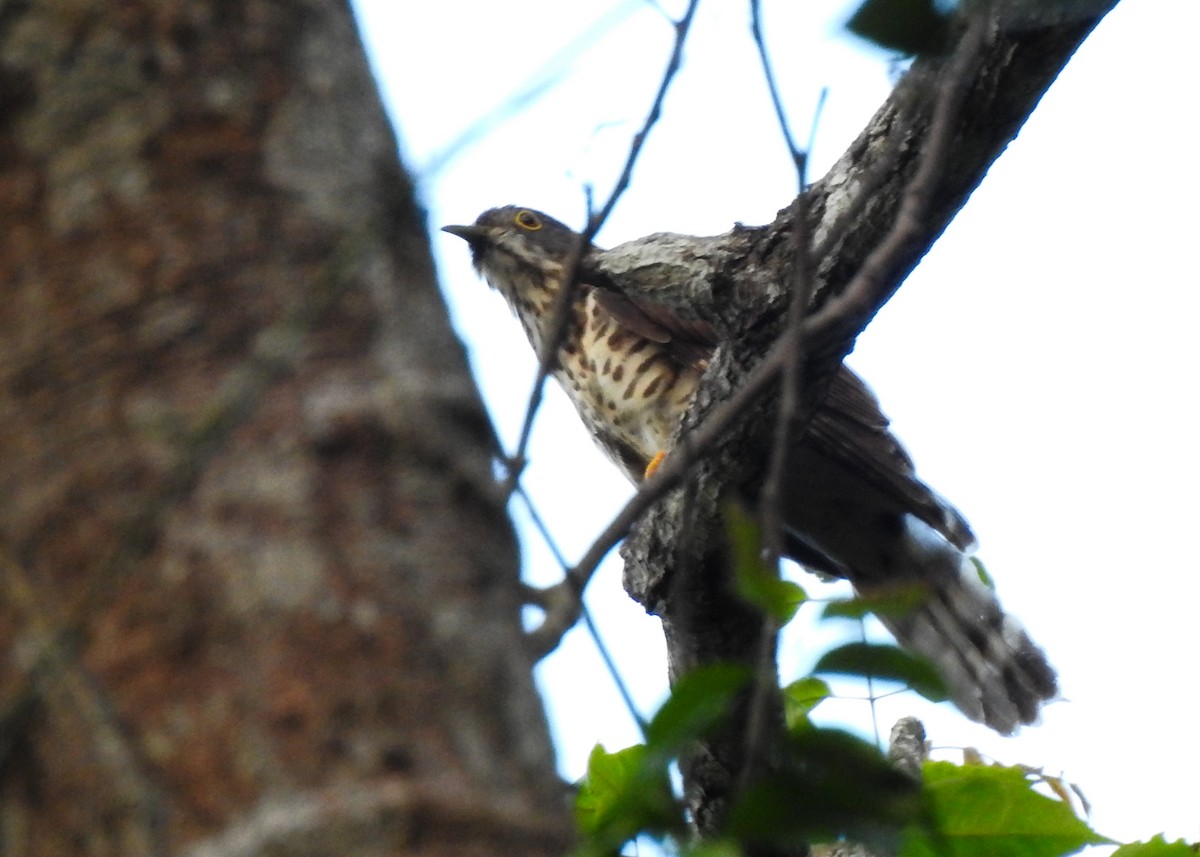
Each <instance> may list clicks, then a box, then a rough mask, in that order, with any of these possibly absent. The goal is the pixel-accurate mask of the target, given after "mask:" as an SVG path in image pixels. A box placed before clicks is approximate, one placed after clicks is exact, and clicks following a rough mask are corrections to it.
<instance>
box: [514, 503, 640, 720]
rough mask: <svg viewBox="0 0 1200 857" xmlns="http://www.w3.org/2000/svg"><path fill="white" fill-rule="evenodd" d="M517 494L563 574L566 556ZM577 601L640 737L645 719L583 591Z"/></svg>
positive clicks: (594, 642)
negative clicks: (618, 667)
mask: <svg viewBox="0 0 1200 857" xmlns="http://www.w3.org/2000/svg"><path fill="white" fill-rule="evenodd" d="M517 494H518V495H519V496H520V498H521V500H522V501H523V502H524V504H525V510H526V511H527V512H528V513H529V518H530V520H532V521H533V526H534V527H535V528H536V529H537V531H538V532H539V533H540V534H541V536H542V541H544V542H545V543H546V547H547V548H549V549H550V553H551V554H553V556H554V560H555V561H556V562H557V563H558V566H559V568H561V569H562V570H563V574H564V575H565V574H566V572H567V570H568V569H569V568H570V566H569V565H568V564H567V560H566V557H564V556H563V554H562V551H561V550H559V547H558V544H557V543H556V542H555V541H554V538H553V536H551V534H550V528H549V527H547V526H546V522H545V521H544V520H542V516H541V515H540V514H538V511H537V509H536V508H535V507H534V505H533V500H532V498H530V496H529V494H528V492H526V491H525V489H524V488H521V487H518V489H517ZM575 597H576V599H577V603H578V604H579V611H580V615H581V616H582V617H583V624H584V626H585V627H586V628H587V630H588V634H589V635H590V636H591V638H592V643H593V644H594V645H595V646H596V651H597V652H599V653H600V660H602V661H604V668H605V669H606V670H608V674H609V676H610V677H611V678H612V681H613V684H614V685H616V688H617V693H618V694H619V695H620V697H621V701H622V702H624V703H625V708H626V709H627V710H628V711H629V716H630V717H631V718H633V722H634V724H635V725H636V726H637V728H638V731H639V732H641V734H642V737H643V738H644V737H645V736H646V719H645V718H644V717H642V715H641V713H640V712H639V711H638V709H637V706H636V705H635V704H634V702H633V695H632V694H630V692H629V687H628V686H627V685H626V684H625V680H624V679H623V678H621V673H620V671H619V670H618V669H617V662H616V660H615V659H614V658H613V656H612V652H611V651H609V648H608V646H607V645H606V644H605V642H604V639H603V638H602V637H601V636H600V629H599V628H598V627H597V626H596V623H595V621H593V619H592V613H591V611H590V610H588V607H587V604H585V603H584V601H583V593H582V592H580V593H577V594H576V596H575Z"/></svg>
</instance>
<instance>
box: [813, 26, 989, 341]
mask: <svg viewBox="0 0 1200 857" xmlns="http://www.w3.org/2000/svg"><path fill="white" fill-rule="evenodd" d="M990 27H991V21H990V19H989V17H988V16H987V15H986V14H976V15H973V16H972V17H971V20H970V22H969V23H968V25H967V29H966V31H965V32H964V33H963V36H962V39H961V41H960V42H959V44H958V47H957V49H956V50H955V53H954V56H953V58H952V59H951V61H950V63H949V64H948V65H947V66H945V67H944V68H943V69H942V73H941V75H940V76H939V80H940V82H941V92H940V93H939V94H938V99H937V103H936V104H935V105H934V110H933V118H932V120H931V122H930V126H929V132H928V134H927V135H926V137H925V151H924V152H923V153H922V154H921V162H920V165H919V166H918V167H917V171H916V173H915V174H914V175H913V179H912V181H911V182H910V183H909V185H908V187H907V188H906V189H905V191H904V198H903V200H902V201H901V203H900V210H899V212H898V213H897V215H896V220H895V222H894V223H893V224H892V228H891V230H889V232H888V234H887V235H886V236H885V237H884V239H883V241H881V242H880V243H879V244H878V245H877V246H876V247H875V249H874V250H872V251H871V253H870V254H869V255H868V256H867V259H866V261H864V262H863V265H862V267H861V268H859V269H858V273H856V274H855V275H854V279H853V280H851V281H850V284H849V285H848V286H847V287H846V289H845V290H844V291H842V293H841V294H839V295H838V296H837V297H836V298H834V299H832V300H830V301H829V302H828V303H827V304H825V306H823V307H821V309H820V310H818V311H817V312H815V313H813V314H812V316H810V317H809V318H808V320H807V321H806V322H805V325H804V326H805V328H806V331H805V332H806V334H807V335H808V336H811V337H812V339H811V340H809V341H810V343H811V344H812V346H813V347H814V348H816V347H817V344H818V343H820V344H822V345H823V344H826V343H829V342H834V341H837V340H839V339H841V338H843V337H847V336H850V335H852V332H854V331H857V330H859V329H861V327H862V326H863V324H864V322H865V320H866V319H868V318H870V316H871V315H872V314H873V313H874V312H876V311H877V310H878V308H879V307H880V306H882V305H883V303H884V302H885V301H886V300H887V298H888V297H889V296H890V295H891V293H892V292H893V291H894V290H895V286H894V285H892V284H890V283H888V282H887V280H888V276H889V274H890V273H891V272H892V270H893V268H894V262H895V260H896V258H897V257H899V256H900V255H902V254H903V253H904V251H905V249H906V248H907V246H908V245H909V243H910V242H912V241H914V240H915V239H916V238H917V237H919V236H920V235H921V234H922V233H923V232H924V231H925V223H924V221H925V217H926V214H927V213H928V211H929V209H930V207H931V205H932V203H933V195H934V192H935V191H936V190H937V188H938V184H939V182H940V180H941V178H942V169H943V166H942V165H943V164H944V163H945V161H946V156H947V154H948V152H949V148H950V142H951V138H952V137H953V130H954V127H953V121H954V118H955V116H956V115H957V114H958V110H959V108H960V107H961V106H962V103H963V100H964V99H965V98H966V95H967V92H968V91H969V90H970V87H971V83H972V81H973V79H974V78H973V76H972V75H971V74H969V72H970V70H971V68H972V66H973V64H974V63H975V61H976V59H977V58H978V56H979V53H980V51H982V50H983V48H984V47H985V45H986V44H987V35H988V30H989V29H990Z"/></svg>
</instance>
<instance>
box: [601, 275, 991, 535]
mask: <svg viewBox="0 0 1200 857" xmlns="http://www.w3.org/2000/svg"><path fill="white" fill-rule="evenodd" d="M589 280H592V282H590V283H589V285H592V286H593V288H594V289H595V291H594V297H595V300H596V302H597V303H598V304H599V305H600V306H601V307H602V308H603V309H604V310H605V311H606V312H607V313H608V314H609V315H610V316H612V318H613V320H614V321H616V322H617V323H618V324H620V325H621V326H622V327H624V328H626V329H627V330H629V331H630V332H632V333H635V334H637V335H638V336H641V337H644V338H645V339H649V340H651V341H653V342H658V343H662V344H665V345H667V347H668V348H669V349H670V350H671V351H672V352H673V353H674V354H675V355H676V357H677V358H678V359H679V361H680V362H681V363H683V364H685V365H689V366H694V367H696V368H699V369H704V368H706V367H707V365H708V360H709V358H710V357H711V356H712V351H713V349H714V348H715V347H716V345H717V335H716V332H715V331H714V330H713V328H712V326H711V325H709V324H707V323H705V322H702V321H689V320H686V319H682V318H680V317H679V316H678V315H677V314H676V313H675V312H673V311H672V310H671V309H670V308H669V307H666V306H664V305H662V304H658V303H654V302H653V301H648V300H644V299H641V298H634V297H631V296H629V295H627V294H625V293H624V292H622V291H621V290H620V289H618V288H616V287H615V286H614V285H610V283H609V282H608V281H607V278H605V277H603V276H599V277H592V278H589ZM597 283H599V284H597ZM888 425H889V422H888V418H887V417H886V416H884V414H883V412H882V411H881V410H880V408H879V402H878V401H877V400H876V398H875V396H874V395H873V394H872V393H871V391H870V390H869V389H868V388H867V386H866V384H864V383H863V382H862V380H861V379H860V378H859V377H858V376H857V375H855V374H854V373H853V372H852V371H851V370H850V369H848V368H847V367H846V366H842V367H841V368H840V369H839V370H838V371H837V373H836V374H835V375H834V377H833V380H832V381H831V382H830V384H829V390H828V393H827V394H826V397H825V400H824V402H822V404H821V406H820V408H819V409H818V410H817V413H816V414H815V415H814V417H813V419H812V421H811V422H810V423H809V426H808V429H807V431H806V433H805V435H804V439H803V441H802V442H807V443H811V444H812V446H813V447H814V448H816V449H819V450H820V451H821V452H822V453H824V454H825V455H828V456H830V457H832V458H834V459H835V460H837V461H839V462H841V463H842V464H843V465H845V466H846V467H847V468H848V469H849V470H850V471H851V472H854V473H857V474H858V475H859V476H860V477H862V478H863V479H864V480H866V481H867V482H868V483H870V484H871V485H873V486H874V487H875V488H876V489H878V490H880V491H882V492H884V494H885V495H887V496H889V497H891V498H892V499H893V500H894V501H895V502H896V503H897V505H898V506H899V507H900V508H902V509H904V510H905V511H907V512H910V513H911V514H913V515H915V516H916V517H917V518H919V519H921V520H922V521H924V522H925V523H926V524H928V525H929V526H930V527H932V528H933V529H935V530H936V531H937V532H939V533H941V534H942V536H944V537H945V538H946V540H947V541H949V542H950V543H951V544H953V545H954V546H955V547H957V548H959V549H960V550H964V551H965V550H969V549H970V548H971V547H973V546H974V544H975V535H974V533H972V532H971V527H970V525H969V524H967V522H966V520H965V519H964V518H963V516H962V515H961V514H960V513H959V512H958V510H956V509H955V508H954V507H953V506H951V505H950V504H949V503H947V502H946V501H945V500H943V499H942V498H941V497H939V496H938V495H937V494H936V493H934V491H933V490H932V489H931V488H929V486H927V485H926V484H925V483H924V482H922V481H921V480H919V479H918V478H917V476H916V472H915V471H914V469H913V463H912V459H911V458H909V457H908V453H906V452H905V451H904V448H903V447H902V446H901V445H900V442H899V441H898V440H897V439H896V437H895V435H893V434H892V433H891V432H890V431H888Z"/></svg>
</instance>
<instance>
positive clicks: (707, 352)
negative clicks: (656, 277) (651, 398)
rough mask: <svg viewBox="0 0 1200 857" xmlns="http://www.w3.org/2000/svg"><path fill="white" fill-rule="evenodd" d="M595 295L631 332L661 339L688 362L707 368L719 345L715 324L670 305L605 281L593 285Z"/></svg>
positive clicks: (597, 300)
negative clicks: (677, 311)
mask: <svg viewBox="0 0 1200 857" xmlns="http://www.w3.org/2000/svg"><path fill="white" fill-rule="evenodd" d="M594 289H595V291H594V292H593V297H594V298H595V300H596V303H598V304H599V305H600V306H601V308H603V309H604V311H605V312H607V313H608V314H609V315H610V316H612V318H613V320H614V321H615V322H616V323H617V324H619V325H621V327H624V328H625V329H626V330H628V331H630V332H631V333H634V334H637V335H638V336H640V337H642V338H644V339H649V340H650V341H651V342H658V343H662V344H664V345H666V346H667V349H668V350H669V351H670V352H671V353H672V354H674V355H675V357H676V359H678V360H679V362H680V363H682V364H683V365H685V366H692V367H694V368H697V369H701V370H703V369H705V368H706V367H707V366H708V360H709V358H710V357H711V356H712V352H713V349H714V348H715V347H716V345H717V335H716V333H715V332H714V331H713V329H712V326H711V325H709V324H706V323H705V322H702V321H687V320H686V319H682V318H680V317H679V316H678V315H676V314H675V313H674V312H672V311H671V310H670V308H668V307H665V306H663V305H662V304H656V303H654V302H653V301H646V300H641V299H638V298H632V297H630V296H629V295H626V294H625V293H624V292H621V291H618V290H617V289H614V288H610V287H608V286H604V285H596V286H594Z"/></svg>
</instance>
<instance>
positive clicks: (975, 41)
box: [530, 16, 988, 654]
mask: <svg viewBox="0 0 1200 857" xmlns="http://www.w3.org/2000/svg"><path fill="white" fill-rule="evenodd" d="M987 28H988V22H987V19H986V17H985V16H980V17H977V18H975V19H974V20H973V21H972V22H971V24H970V26H969V27H968V29H967V31H966V33H965V34H964V36H963V39H962V41H961V42H960V44H959V47H958V49H957V51H956V53H955V56H954V58H953V60H952V62H951V63H950V64H949V65H948V66H947V67H946V68H945V69H944V70H943V72H942V78H941V79H942V81H943V88H942V92H941V94H940V96H939V99H938V102H937V104H936V105H935V112H934V118H933V122H932V123H931V127H930V135H929V145H928V146H927V148H926V150H925V151H924V152H923V153H922V156H921V163H920V165H919V167H918V169H917V172H916V174H915V175H914V178H913V181H912V182H911V183H910V185H909V187H908V189H907V190H906V192H905V198H904V200H903V201H902V203H901V208H900V213H899V214H898V215H897V218H896V221H895V222H894V223H893V224H892V228H891V230H889V232H888V234H887V235H886V236H885V237H884V238H883V240H882V241H881V242H880V244H879V245H878V247H877V248H876V250H875V251H873V252H872V253H871V254H870V256H869V257H868V259H867V261H866V262H865V263H864V266H863V268H862V269H860V270H859V272H858V273H857V274H856V275H855V276H854V278H853V279H852V280H851V281H850V283H849V284H848V286H847V288H846V291H845V292H843V293H842V295H839V296H838V297H837V298H835V299H833V300H830V301H829V303H827V304H826V305H825V306H824V307H822V308H821V309H820V310H819V311H817V312H815V313H813V314H812V315H810V316H808V317H807V318H806V319H804V321H803V323H802V324H801V325H800V327H799V331H798V334H799V335H800V336H801V337H803V338H804V339H805V341H806V342H808V343H809V347H810V349H812V348H814V347H815V344H816V343H815V341H814V337H817V336H821V337H822V341H831V340H833V339H835V338H836V337H834V336H833V335H832V334H833V333H839V335H843V336H844V335H845V332H846V331H849V330H851V329H853V326H854V325H856V324H857V325H861V324H862V322H863V320H864V317H865V316H866V315H868V314H869V313H868V312H866V311H865V310H864V307H871V308H873V307H875V306H877V305H880V304H881V303H882V302H883V301H884V300H886V298H887V296H888V295H889V294H890V293H891V291H892V290H893V289H892V288H891V287H890V285H889V284H887V283H886V282H885V280H884V278H883V277H882V276H881V275H880V273H881V272H886V271H887V270H888V269H890V268H891V267H892V264H893V262H894V259H895V257H896V256H897V255H899V254H901V253H903V252H904V250H905V244H906V242H907V241H908V240H911V235H912V233H911V230H912V228H913V223H914V222H915V223H916V224H918V225H919V223H920V220H921V218H922V217H923V215H924V213H925V211H926V210H927V207H928V205H929V201H930V198H931V196H932V192H933V189H934V188H935V187H936V183H937V179H938V178H939V167H940V164H941V162H942V159H943V157H944V155H945V151H946V147H947V146H948V144H949V137H950V132H951V130H952V128H951V120H952V119H953V116H954V113H955V111H956V110H957V109H958V107H959V106H960V105H961V103H962V99H963V97H964V96H965V93H966V90H967V89H968V82H969V75H968V74H967V71H968V70H969V69H970V67H971V63H972V62H974V61H975V59H976V58H977V56H978V54H979V51H980V50H981V49H982V48H983V46H984V43H985V37H986V34H987ZM910 194H914V195H915V197H916V199H915V201H914V199H913V198H910ZM868 265H869V266H870V268H869V269H868ZM851 293H853V294H852V295H851ZM847 295H850V297H847ZM786 353H787V347H786V343H784V342H783V341H776V342H775V344H774V345H772V346H771V348H770V349H769V350H768V351H767V354H766V355H765V356H764V357H763V359H762V361H761V362H760V363H759V364H758V365H757V366H755V367H754V368H753V369H752V370H750V372H749V373H747V375H746V377H745V379H743V382H742V383H741V385H740V386H739V387H738V388H737V390H736V391H735V392H734V393H733V395H732V396H730V397H729V398H728V399H726V400H725V401H724V402H721V403H720V404H719V405H717V407H715V408H714V409H713V410H712V412H711V413H710V414H709V415H708V417H707V418H705V420H704V421H703V422H702V423H701V424H700V425H698V426H696V428H694V429H693V430H692V431H691V432H689V441H690V444H689V447H688V450H687V451H686V452H685V453H684V454H677V455H670V456H667V457H666V458H665V459H664V460H663V463H662V466H661V467H659V469H658V471H657V472H656V473H655V474H654V475H653V476H652V477H651V478H650V479H647V480H646V481H645V482H643V483H642V485H641V487H640V488H639V490H638V492H637V493H636V494H635V495H634V496H633V497H632V498H631V499H630V500H629V502H628V503H626V504H625V506H624V508H622V509H621V511H620V512H618V513H617V515H616V516H615V517H614V518H613V520H612V521H611V522H610V523H609V525H608V526H607V527H605V529H604V530H603V532H601V533H600V535H599V536H597V538H596V540H595V541H594V542H593V543H592V545H591V546H590V547H589V548H588V550H587V551H586V552H585V553H584V555H583V557H582V558H581V559H580V560H579V562H578V563H576V565H575V567H574V568H572V569H571V570H570V572H568V574H567V577H566V579H565V580H564V581H563V582H562V583H560V584H556V586H569V587H571V588H572V589H574V590H575V591H578V592H582V591H583V590H584V589H585V588H586V587H587V584H588V581H589V580H590V579H591V576H592V574H594V573H595V569H596V566H597V565H599V563H600V561H601V560H602V559H604V557H605V556H607V555H608V552H609V551H610V550H612V548H613V547H614V546H615V545H616V544H617V542H619V541H620V540H621V539H622V538H624V537H625V535H626V533H628V531H629V528H630V527H632V526H633V524H634V523H635V522H636V521H637V520H638V519H639V518H640V517H641V516H642V514H644V513H645V511H646V510H647V509H649V508H650V506H652V505H653V504H654V503H655V502H657V501H658V500H659V499H660V498H662V497H663V496H664V495H665V494H666V493H667V492H668V491H670V490H671V489H672V488H674V487H676V486H677V485H678V484H679V483H680V481H681V480H682V479H683V477H684V476H685V475H686V474H687V472H688V471H689V470H690V468H691V467H692V465H693V464H694V463H695V460H696V459H697V458H699V457H700V456H702V455H704V454H705V453H707V452H708V450H709V449H711V448H712V447H713V446H714V445H715V444H716V443H717V441H718V440H720V439H721V438H722V437H723V435H724V433H725V431H726V429H727V428H728V427H729V426H730V425H732V424H733V423H734V422H735V421H736V420H737V419H739V418H740V417H742V416H744V415H745V413H746V412H747V410H748V409H749V407H750V406H751V405H752V404H753V403H755V402H757V401H758V399H759V397H760V396H762V395H763V394H764V393H765V392H766V391H767V390H768V389H770V388H771V386H772V384H774V383H775V382H776V381H777V380H778V378H777V374H778V372H779V371H780V369H781V367H782V366H783V365H784V362H785V360H786ZM576 619H578V614H576V615H574V616H570V615H563V616H556V617H551V616H550V615H547V616H546V621H545V622H544V623H543V625H542V626H541V627H540V628H538V629H536V630H535V631H533V632H532V633H531V634H530V642H531V645H532V646H533V648H534V650H535V651H536V652H537V653H539V654H544V653H545V652H549V651H551V650H552V649H553V648H554V647H555V646H556V645H558V641H559V639H560V638H561V637H562V634H563V633H565V631H566V630H567V628H569V627H570V626H571V625H572V624H574V622H575V620H576Z"/></svg>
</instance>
